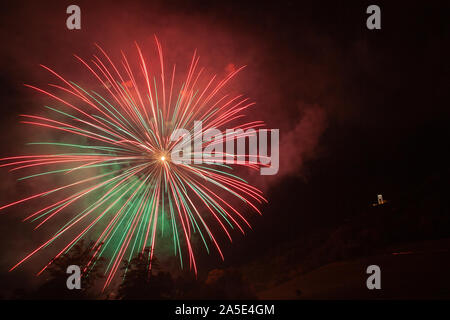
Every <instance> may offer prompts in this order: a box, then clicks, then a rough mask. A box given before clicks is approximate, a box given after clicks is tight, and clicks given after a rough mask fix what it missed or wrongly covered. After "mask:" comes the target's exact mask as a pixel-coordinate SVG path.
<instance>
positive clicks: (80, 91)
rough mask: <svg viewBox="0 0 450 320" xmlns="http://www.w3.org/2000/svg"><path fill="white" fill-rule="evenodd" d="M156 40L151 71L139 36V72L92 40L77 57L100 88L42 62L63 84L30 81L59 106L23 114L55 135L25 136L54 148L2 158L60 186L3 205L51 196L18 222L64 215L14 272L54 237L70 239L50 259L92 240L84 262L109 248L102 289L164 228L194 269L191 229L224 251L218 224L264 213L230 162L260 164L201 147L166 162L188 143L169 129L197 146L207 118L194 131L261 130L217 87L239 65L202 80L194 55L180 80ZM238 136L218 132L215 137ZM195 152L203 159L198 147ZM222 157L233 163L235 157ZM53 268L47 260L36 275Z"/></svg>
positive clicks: (243, 104)
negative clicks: (58, 180)
mask: <svg viewBox="0 0 450 320" xmlns="http://www.w3.org/2000/svg"><path fill="white" fill-rule="evenodd" d="M155 41H156V47H157V51H158V58H159V61H158V63H157V64H156V65H157V66H158V68H157V69H158V71H157V72H154V74H151V73H150V71H149V70H150V68H149V66H150V64H149V62H148V61H146V59H145V57H144V55H143V53H142V51H141V49H140V47H139V46H138V45H137V44H136V50H137V56H138V60H137V61H133V62H135V63H136V65H138V67H137V68H132V67H131V64H130V62H129V60H128V59H127V57H126V55H125V54H123V53H122V60H121V65H120V67H119V66H116V64H115V63H114V62H113V61H112V59H111V58H110V57H109V56H108V55H107V53H106V52H105V51H104V50H103V49H102V48H101V47H99V46H97V48H98V50H99V52H100V53H101V54H100V57H99V56H95V55H94V57H93V59H92V60H90V61H85V60H83V59H81V58H80V57H78V56H76V58H77V59H78V60H79V61H80V62H81V64H82V65H84V67H85V68H87V70H88V71H89V72H88V74H90V76H93V77H94V79H96V80H95V81H98V88H97V87H96V88H94V89H92V88H91V89H87V88H83V87H82V86H80V85H79V84H77V83H74V82H72V81H69V80H66V79H65V78H64V77H62V76H61V75H59V74H58V73H56V72H55V71H53V70H52V69H50V68H48V67H45V66H42V67H43V68H45V69H46V70H47V71H49V72H50V73H51V74H52V75H54V76H55V77H56V79H58V82H59V84H50V85H49V87H50V88H49V89H45V90H44V89H41V88H38V87H35V86H31V85H28V87H30V88H32V89H34V90H37V91H38V92H40V93H42V94H44V95H46V96H48V97H50V98H51V99H52V100H53V101H56V105H58V106H55V107H53V106H52V107H46V108H47V115H45V116H41V115H21V116H22V117H23V120H22V121H21V122H23V123H26V124H30V125H33V126H36V127H41V128H44V129H45V130H51V131H52V132H57V134H58V141H47V142H33V143H32V144H33V145H37V147H39V148H41V149H42V148H48V147H49V146H50V147H51V148H52V149H56V150H60V151H57V152H54V153H53V152H52V153H51V154H33V155H24V156H15V157H8V158H3V159H0V160H1V162H0V166H1V167H8V168H10V171H18V170H34V171H33V172H32V174H29V175H26V176H23V177H21V178H20V179H19V180H25V181H29V180H30V179H40V178H43V177H46V176H48V175H55V176H60V177H63V181H65V183H63V184H61V185H58V186H54V187H52V188H44V189H43V190H42V191H41V192H39V193H36V194H33V195H30V196H27V197H25V198H22V199H20V200H17V201H15V202H12V203H8V204H5V205H3V206H2V207H0V210H5V209H7V208H10V207H12V206H14V205H19V204H22V203H25V202H28V201H43V200H45V199H48V198H51V201H50V204H49V205H45V206H44V205H42V204H41V206H40V207H39V210H37V211H34V212H32V213H31V214H29V215H28V216H27V217H26V218H25V219H24V221H30V222H33V223H35V224H36V226H35V229H39V228H40V227H41V226H44V225H46V224H47V223H48V222H49V221H54V220H55V218H56V217H60V216H61V215H64V217H66V218H65V220H64V223H63V225H62V226H61V227H60V228H59V230H58V231H57V232H55V233H54V234H52V236H51V237H50V238H49V239H48V240H47V241H45V242H44V243H42V244H41V245H39V246H38V247H37V248H36V249H35V250H33V251H32V252H30V253H29V254H28V255H26V256H25V257H24V258H23V259H22V260H20V261H19V262H18V263H17V264H16V265H14V266H13V267H12V268H11V270H13V269H15V268H17V267H18V266H19V265H21V264H22V263H23V262H24V261H26V260H28V259H29V258H30V257H32V256H33V255H34V254H36V253H38V252H39V251H41V250H42V249H44V248H46V247H48V246H49V245H50V244H52V243H53V242H54V241H55V240H57V239H66V240H65V244H64V245H63V247H62V248H60V249H58V250H59V252H58V253H57V254H56V255H55V257H54V258H58V257H59V256H60V255H62V254H64V253H65V252H67V251H68V250H70V248H71V247H72V246H74V245H75V244H76V243H77V242H78V241H80V239H83V238H87V237H89V238H91V239H95V244H96V246H95V248H96V249H95V250H93V251H92V260H91V261H92V263H91V265H92V264H94V263H95V259H96V258H98V257H100V256H106V255H107V254H106V250H108V252H109V253H110V254H109V256H110V257H109V260H108V261H109V263H108V266H107V270H106V274H107V277H106V281H105V284H104V288H105V287H106V286H108V285H109V284H110V283H111V281H112V279H113V278H114V275H115V274H116V272H117V270H118V268H119V265H120V263H121V261H122V260H123V259H125V258H128V259H129V258H130V257H132V256H133V255H135V254H137V253H139V252H143V251H144V249H145V248H146V247H150V253H151V255H153V253H154V249H155V244H156V240H157V235H158V236H159V234H160V232H159V230H160V231H161V233H163V232H164V230H166V231H165V232H166V234H168V235H169V236H170V237H171V238H173V248H174V253H175V255H178V256H179V258H180V263H181V266H183V255H187V257H188V260H189V266H190V268H192V269H193V270H194V271H195V272H197V266H196V261H195V257H194V250H193V243H192V242H193V237H194V234H195V235H197V236H198V237H199V238H198V239H201V242H202V243H203V244H204V246H205V248H206V250H208V252H209V250H210V249H209V246H211V245H212V246H213V247H215V248H216V250H217V251H218V253H219V254H220V256H221V257H222V259H223V254H222V251H221V249H220V246H219V243H218V240H217V239H216V236H215V232H214V230H215V231H216V232H217V230H222V232H224V234H225V235H226V236H227V237H228V238H229V239H230V241H231V235H230V229H234V228H237V229H239V230H240V231H241V232H242V233H244V232H245V228H250V224H249V223H248V221H247V220H246V219H245V217H244V215H245V214H246V212H247V211H250V210H248V209H251V210H252V211H256V212H258V213H260V211H259V209H258V205H259V204H260V203H261V202H263V201H266V200H265V199H264V197H263V195H262V193H261V191H260V190H258V189H257V188H256V187H254V186H252V185H250V184H248V183H247V182H246V181H245V180H243V179H242V178H241V177H239V176H237V175H236V174H235V173H233V169H235V167H236V166H245V167H248V168H250V169H256V170H257V169H258V168H259V167H260V166H262V164H261V163H258V162H255V161H253V162H248V161H247V162H246V161H240V162H236V163H234V164H229V162H227V161H226V160H225V158H226V157H225V154H223V155H224V157H223V160H220V159H221V158H220V157H214V159H213V156H217V152H216V153H215V154H211V153H204V154H202V155H201V156H202V157H201V158H202V159H203V160H204V161H203V162H202V163H195V162H194V163H175V162H174V161H172V159H171V152H172V151H173V149H174V147H175V146H176V145H180V144H183V142H182V139H181V138H180V139H178V140H175V141H173V139H171V136H172V133H173V132H174V131H175V130H177V129H180V128H183V129H186V128H187V129H188V130H189V131H190V132H191V133H192V134H193V137H194V142H195V141H197V140H199V139H200V137H199V133H198V130H195V129H196V128H195V125H194V122H195V121H198V120H200V121H201V122H202V128H201V131H200V136H201V135H202V134H204V133H205V132H206V130H208V129H210V128H225V127H229V128H231V129H243V130H246V129H252V128H253V129H254V128H260V127H263V126H264V123H263V122H262V121H245V120H243V119H244V115H245V111H246V110H247V109H248V108H249V107H251V106H253V103H251V102H249V101H248V99H246V98H244V97H242V96H241V95H238V96H231V95H229V94H226V93H223V91H224V87H225V85H226V84H227V82H229V81H230V80H231V79H232V78H233V77H234V76H235V75H236V73H238V72H239V71H240V70H241V69H242V68H240V69H238V70H235V71H233V72H231V73H230V74H228V75H227V76H226V77H225V78H223V79H222V80H218V79H217V77H216V76H212V77H211V78H209V77H208V78H207V79H206V80H205V79H204V78H205V77H204V76H203V73H204V69H202V68H199V66H198V62H199V57H198V56H197V54H196V53H195V52H194V55H193V57H192V61H191V63H190V66H189V69H188V72H187V76H186V77H185V79H184V81H182V83H179V84H177V83H176V81H175V78H176V68H175V65H174V66H173V67H172V68H171V70H170V71H169V72H168V73H167V72H166V70H165V67H164V58H163V54H162V48H161V44H160V42H159V41H158V39H157V38H156V37H155ZM152 67H153V65H152ZM153 69H154V68H153ZM166 73H167V74H166ZM203 83H204V84H205V85H202V84H203ZM176 88H178V89H176ZM99 92H102V94H100V93H99ZM236 138H237V137H236V136H227V135H225V136H224V137H223V138H222V141H219V142H226V141H230V140H232V139H236ZM74 141H78V142H74ZM199 141H200V140H199ZM217 142H218V141H215V142H214V143H217ZM209 144H211V142H210V143H209ZM207 145H208V142H202V146H207ZM202 150H204V149H202ZM196 152H197V154H195V153H196ZM202 152H203V151H202ZM192 156H194V157H198V156H199V155H198V151H194V152H192ZM226 156H227V157H228V159H229V157H230V156H231V157H232V158H233V157H234V158H235V157H237V156H239V155H235V156H233V155H229V154H226ZM218 159H219V160H218ZM80 177H81V178H80ZM67 179H69V180H70V183H67ZM55 199H56V200H55ZM247 208H248V209H247ZM58 221H60V220H58ZM50 264H51V261H50V262H49V263H48V264H47V265H45V266H44V267H43V268H42V269H41V270H40V271H39V272H38V274H40V273H42V272H43V271H44V270H45V269H46V268H47V267H48V266H49V265H50ZM84 271H86V270H84Z"/></svg>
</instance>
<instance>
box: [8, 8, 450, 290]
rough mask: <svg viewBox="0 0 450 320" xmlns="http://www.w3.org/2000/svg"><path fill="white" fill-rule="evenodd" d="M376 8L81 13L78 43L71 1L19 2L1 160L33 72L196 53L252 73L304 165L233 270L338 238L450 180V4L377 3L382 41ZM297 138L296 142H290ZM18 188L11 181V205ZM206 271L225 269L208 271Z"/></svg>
mask: <svg viewBox="0 0 450 320" xmlns="http://www.w3.org/2000/svg"><path fill="white" fill-rule="evenodd" d="M372 2H373V1H370V2H369V1H267V2H263V1H229V0H228V1H209V0H205V1H174V0H164V1H162V0H161V1H120V2H113V3H108V2H106V1H76V2H73V3H76V4H78V5H79V6H80V7H81V11H82V29H81V30H80V31H69V30H67V29H66V27H65V19H66V17H67V15H66V13H65V9H66V7H67V6H68V5H69V4H72V1H58V2H56V3H52V2H46V1H39V2H37V1H30V3H29V4H28V3H27V2H24V1H10V2H9V3H8V4H4V5H2V10H1V18H0V36H1V43H2V50H1V51H0V55H1V58H0V65H1V70H2V71H1V74H0V84H1V86H0V96H1V101H2V104H1V112H2V117H1V120H0V121H1V125H2V126H1V128H2V135H0V143H1V145H2V149H1V150H2V151H1V152H0V153H1V155H2V156H7V155H11V154H16V153H20V151H21V148H22V147H21V146H22V145H23V144H24V143H25V142H26V141H25V140H26V139H25V137H26V136H27V131H23V130H24V129H23V126H20V125H19V124H18V115H19V114H20V113H22V112H25V111H27V112H30V110H31V111H33V110H35V109H36V108H39V107H40V103H39V101H38V100H36V95H35V94H34V93H32V92H30V90H28V89H26V88H25V87H24V86H23V83H39V84H45V83H46V82H45V81H48V75H47V74H45V72H44V71H43V70H42V69H41V68H39V66H38V65H39V64H41V63H42V64H45V65H49V66H52V67H54V68H55V69H57V70H59V71H61V72H62V73H64V74H67V75H69V76H73V77H76V76H77V72H78V71H79V66H78V65H77V64H76V62H75V60H74V58H73V56H72V54H74V53H76V54H79V55H80V56H84V57H89V56H91V55H92V54H93V53H94V46H93V44H94V43H100V44H101V45H103V46H104V47H105V48H106V49H107V50H108V51H112V52H114V50H116V51H115V52H116V53H118V50H119V49H125V50H128V49H130V48H132V46H133V43H134V41H138V42H139V43H142V44H143V45H144V47H145V46H146V45H147V43H148V46H149V47H151V46H152V45H153V43H152V42H151V41H152V40H151V39H152V37H153V34H157V35H158V37H159V38H160V39H161V40H162V43H163V46H164V47H166V48H168V50H169V52H168V55H169V59H170V58H173V59H176V58H178V57H179V56H184V55H185V54H184V53H185V52H188V54H187V57H188V58H189V56H190V54H191V52H192V51H193V50H194V49H195V48H197V49H198V52H199V54H200V56H201V59H202V62H203V64H204V65H206V66H209V67H210V68H212V69H213V70H214V71H215V72H219V73H220V72H223V70H224V69H225V68H226V66H227V65H228V64H230V63H232V64H235V65H247V68H246V70H245V72H244V73H243V75H242V78H240V80H238V83H237V85H238V86H239V87H240V88H241V89H242V90H243V91H244V92H245V94H246V95H247V96H249V97H251V98H252V100H254V101H255V102H256V103H257V105H258V111H257V114H258V116H259V117H261V118H263V120H265V121H266V122H267V123H268V126H269V127H271V128H280V130H281V133H280V135H281V141H282V143H283V141H284V143H285V144H284V148H285V150H286V152H289V153H290V154H291V153H293V154H296V155H295V161H294V163H292V162H291V163H287V162H283V161H282V165H283V166H284V167H283V168H281V170H280V175H279V176H278V177H272V178H270V179H269V178H268V179H267V181H265V182H264V184H265V187H264V188H265V191H266V195H267V197H268V198H269V204H268V205H267V206H266V207H264V215H263V217H255V218H252V219H251V221H252V224H253V226H254V231H253V232H251V233H250V234H249V235H248V236H246V237H240V236H239V235H237V237H236V238H237V239H236V241H235V243H234V244H233V245H227V244H224V248H225V255H226V256H228V257H230V258H229V259H228V260H227V259H226V263H225V264H234V263H236V264H239V263H245V262H246V261H247V260H249V259H252V258H253V257H254V256H257V255H258V254H260V253H263V252H264V251H265V250H266V249H270V248H271V247H276V246H278V245H279V244H280V243H282V242H284V241H288V240H292V239H295V237H296V236H297V235H298V233H299V232H300V233H307V232H311V230H314V228H319V227H321V226H324V225H333V224H338V223H339V222H341V221H343V220H344V219H346V218H347V217H349V216H351V215H352V214H354V212H355V211H357V210H358V208H361V207H364V206H366V205H368V204H369V203H370V202H373V201H375V199H376V194H377V193H383V194H384V195H385V197H386V198H389V199H390V198H395V197H399V196H400V195H401V194H403V193H404V192H408V190H409V189H408V188H410V186H411V185H414V184H415V183H420V181H422V180H423V179H426V178H427V177H429V176H432V175H433V174H440V173H441V172H447V174H448V169H447V167H448V163H449V162H448V161H449V158H448V156H447V154H446V153H447V152H446V150H447V148H448V137H449V135H448V119H449V105H448V91H449V86H448V83H449V82H448V57H449V53H450V52H449V47H448V36H449V34H448V12H449V6H448V1H431V2H424V1H388V2H381V1H376V2H373V3H376V4H378V5H379V6H380V7H381V12H382V29H381V30H368V29H367V28H366V25H365V23H366V18H367V14H366V13H365V11H366V8H367V6H368V5H369V4H372ZM291 132H294V133H295V132H299V133H300V135H301V136H300V137H299V140H298V141H297V140H296V141H293V140H292V139H289V138H283V137H288V136H289V135H290V133H291ZM283 139H284V140H283ZM282 148H283V146H282ZM7 174H8V173H7V171H6V170H4V171H2V175H7ZM19 188H24V187H19V186H17V185H16V184H15V183H14V182H13V179H12V178H5V179H4V181H3V183H2V186H1V192H2V196H0V198H2V199H1V200H2V203H3V202H6V201H8V200H9V199H10V198H12V197H14V196H16V195H17V194H18V193H20V192H21V191H22V190H19ZM3 198H5V199H3ZM14 214H15V212H12V211H11V212H9V213H8V215H1V216H0V219H2V220H1V223H0V225H1V226H2V227H1V230H2V240H1V244H0V247H1V250H2V258H1V260H0V262H1V263H0V268H1V270H0V274H1V277H9V278H8V279H12V278H11V277H18V276H17V274H16V275H5V269H7V268H8V267H10V265H11V263H13V262H15V261H16V259H17V258H18V257H19V256H20V255H21V254H18V252H21V251H28V250H30V249H31V248H30V246H31V247H33V245H32V244H33V243H34V241H36V239H39V236H37V235H31V233H30V232H29V231H30V228H29V227H27V226H23V225H20V223H19V220H20V219H18V218H17V217H14ZM245 257H248V258H245ZM212 260H214V261H212ZM204 265H205V266H208V267H207V268H209V267H218V266H220V265H222V264H221V263H220V262H217V261H215V257H213V258H206V259H205V262H204ZM25 275H26V272H24V273H23V277H24V276H25ZM23 277H22V278H21V279H22V281H27V280H24V278H23ZM11 281H13V280H11ZM14 281H16V283H17V282H20V281H18V280H17V279H15V280H14Z"/></svg>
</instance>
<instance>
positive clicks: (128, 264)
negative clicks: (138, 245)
mask: <svg viewBox="0 0 450 320" xmlns="http://www.w3.org/2000/svg"><path fill="white" fill-rule="evenodd" d="M159 269H160V266H159V263H158V259H157V258H156V257H155V256H153V257H151V255H150V249H149V248H146V249H145V250H144V251H143V252H141V253H140V254H138V255H137V256H136V257H135V258H133V259H132V260H131V261H127V260H125V261H124V262H123V267H122V270H123V271H124V274H123V277H124V280H123V282H122V284H121V285H120V287H119V290H118V295H117V298H119V299H124V300H143V299H145V300H147V299H148V300H160V299H172V298H173V297H174V292H175V289H174V281H173V279H172V276H171V274H170V273H169V272H162V271H158V273H157V274H156V273H154V272H153V271H154V270H159Z"/></svg>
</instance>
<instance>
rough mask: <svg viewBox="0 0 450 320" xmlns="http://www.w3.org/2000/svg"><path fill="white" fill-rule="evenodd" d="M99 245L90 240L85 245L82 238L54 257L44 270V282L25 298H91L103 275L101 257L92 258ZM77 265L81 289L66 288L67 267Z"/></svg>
mask: <svg viewBox="0 0 450 320" xmlns="http://www.w3.org/2000/svg"><path fill="white" fill-rule="evenodd" d="M100 246H101V244H100V245H98V246H94V243H93V242H91V243H90V244H89V245H85V243H84V241H83V240H80V241H79V242H77V243H76V244H75V245H74V246H73V247H72V248H71V249H70V250H69V251H68V252H66V253H64V254H62V255H61V256H59V257H58V258H56V259H54V260H53V261H52V263H51V264H50V265H49V267H48V268H47V269H46V270H45V273H44V274H45V276H46V278H47V279H46V282H45V283H44V284H43V285H41V286H40V287H39V288H38V289H37V290H36V291H34V292H33V293H31V294H30V295H29V296H26V298H33V299H61V300H66V299H92V298H94V297H95V293H94V292H92V291H93V290H92V289H93V288H94V285H95V283H96V281H97V280H98V279H100V278H102V277H103V274H102V272H101V270H102V269H103V258H97V259H94V260H93V259H92V255H93V252H95V250H97V249H99V247H100ZM70 265H77V266H79V267H80V270H81V277H80V278H81V289H72V290H70V289H68V287H67V283H66V282H67V278H68V277H69V276H70V274H67V273H66V271H67V267H68V266H70Z"/></svg>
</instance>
